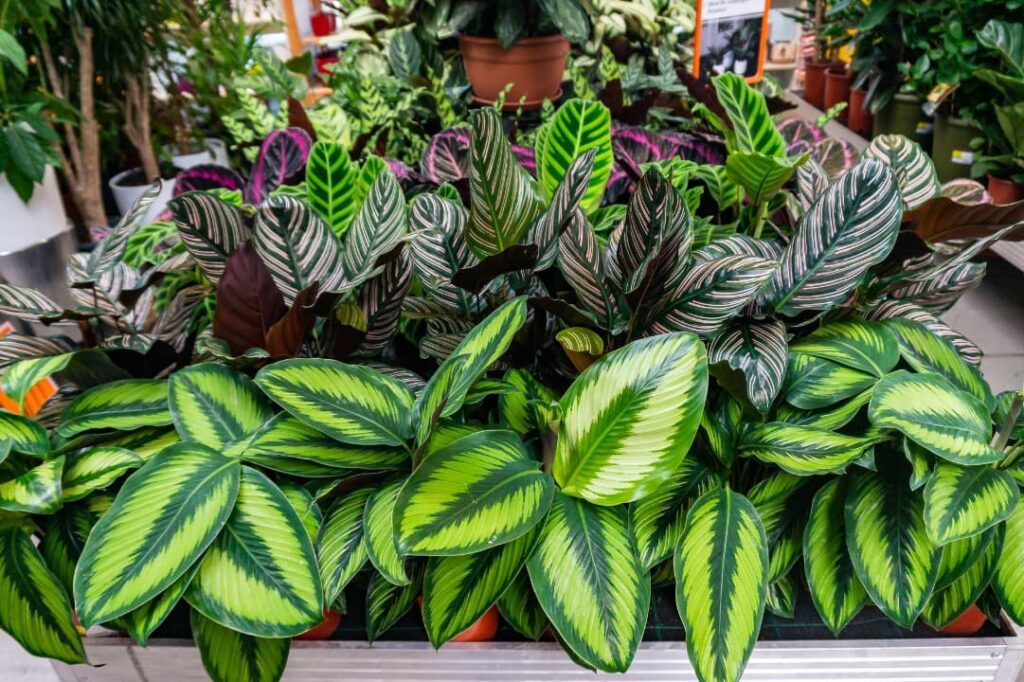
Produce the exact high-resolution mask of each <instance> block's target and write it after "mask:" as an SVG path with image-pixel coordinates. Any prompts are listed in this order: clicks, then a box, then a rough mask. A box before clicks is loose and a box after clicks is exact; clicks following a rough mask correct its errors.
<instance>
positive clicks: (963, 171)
mask: <svg viewBox="0 0 1024 682" xmlns="http://www.w3.org/2000/svg"><path fill="white" fill-rule="evenodd" d="M977 136H978V129H977V128H975V127H974V126H972V125H971V124H970V123H968V122H967V121H965V120H963V119H959V118H953V117H952V116H947V115H946V114H939V115H938V116H936V117H935V140H934V142H933V143H932V160H933V161H935V170H936V172H937V173H938V174H939V180H940V181H941V182H949V181H950V180H955V179H956V178H969V177H971V163H972V162H973V161H974V154H973V153H972V152H971V140H973V139H974V138H975V137H977Z"/></svg>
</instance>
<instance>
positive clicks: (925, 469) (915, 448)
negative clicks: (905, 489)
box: [903, 438, 932, 490]
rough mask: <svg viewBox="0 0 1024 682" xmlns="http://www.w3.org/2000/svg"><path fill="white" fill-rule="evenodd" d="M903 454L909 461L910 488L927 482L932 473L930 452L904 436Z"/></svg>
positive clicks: (912, 488)
mask: <svg viewBox="0 0 1024 682" xmlns="http://www.w3.org/2000/svg"><path fill="white" fill-rule="evenodd" d="M903 454H904V455H905V456H906V458H907V461H908V462H910V489H911V490H917V489H918V488H920V487H921V486H923V485H924V484H925V483H927V482H928V479H929V478H930V477H931V475H932V456H931V453H929V452H928V451H927V450H925V449H924V448H923V447H921V446H920V445H918V444H917V443H915V442H914V441H912V440H910V439H909V438H904V439H903Z"/></svg>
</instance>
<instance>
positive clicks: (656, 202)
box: [615, 168, 693, 293]
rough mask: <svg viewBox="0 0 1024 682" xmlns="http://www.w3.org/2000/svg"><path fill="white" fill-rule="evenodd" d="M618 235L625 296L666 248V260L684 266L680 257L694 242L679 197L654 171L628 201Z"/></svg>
mask: <svg viewBox="0 0 1024 682" xmlns="http://www.w3.org/2000/svg"><path fill="white" fill-rule="evenodd" d="M621 234H622V236H621V238H620V239H619V242H618V247H617V248H616V251H615V258H616V260H617V262H618V266H619V270H620V271H621V272H622V273H623V276H624V277H623V285H622V289H623V291H624V292H625V293H631V292H633V291H636V290H637V289H639V288H640V286H641V285H642V284H643V283H644V280H645V279H646V278H647V275H648V270H649V269H650V266H651V264H652V261H654V259H655V258H656V257H657V256H658V254H659V253H661V252H662V250H663V249H664V248H666V245H671V248H669V251H670V253H669V254H668V256H667V258H671V259H672V260H673V261H675V260H676V259H678V261H679V266H682V265H685V262H686V259H685V258H683V257H682V256H683V255H685V254H686V253H688V252H689V249H690V244H691V243H692V241H693V226H692V220H691V218H690V215H689V212H688V211H687V209H686V203H685V202H684V201H683V198H682V196H680V194H679V193H678V192H677V191H676V190H675V188H673V187H672V184H671V183H670V182H669V181H668V180H666V179H665V177H664V176H663V175H662V174H661V173H660V172H659V171H658V170H657V169H654V168H652V169H651V170H649V171H647V173H645V174H644V176H643V177H642V178H641V179H640V183H639V184H638V185H637V188H636V189H635V190H634V191H633V194H632V196H631V197H630V198H629V205H628V206H627V208H626V217H625V219H624V220H623V223H622V232H621Z"/></svg>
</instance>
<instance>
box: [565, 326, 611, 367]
mask: <svg viewBox="0 0 1024 682" xmlns="http://www.w3.org/2000/svg"><path fill="white" fill-rule="evenodd" d="M555 341H558V345H559V346H561V347H562V350H564V351H565V354H566V355H567V356H568V357H569V361H570V362H572V364H573V366H574V367H575V368H576V369H577V370H579V371H580V372H582V371H583V370H585V369H586V368H587V367H590V366H591V365H592V364H594V361H595V360H597V359H598V358H599V357H601V356H602V355H604V339H602V338H601V336H600V335H599V334H598V333H597V332H595V331H594V330H592V329H587V328H586V327H566V328H565V329H563V330H562V331H560V332H558V333H557V334H555Z"/></svg>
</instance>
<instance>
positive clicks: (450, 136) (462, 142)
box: [420, 128, 470, 185]
mask: <svg viewBox="0 0 1024 682" xmlns="http://www.w3.org/2000/svg"><path fill="white" fill-rule="evenodd" d="M469 134H470V131H469V128H449V129H448V130H442V131H441V132H439V133H438V134H437V135H434V137H432V138H431V139H430V143H429V144H428V145H427V148H426V149H424V150H423V156H421V157H420V173H422V174H423V177H425V178H426V179H427V180H429V181H430V182H432V183H434V184H435V185H440V184H441V183H442V182H446V181H447V182H456V181H458V180H461V179H463V178H465V177H467V176H468V175H469Z"/></svg>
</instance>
